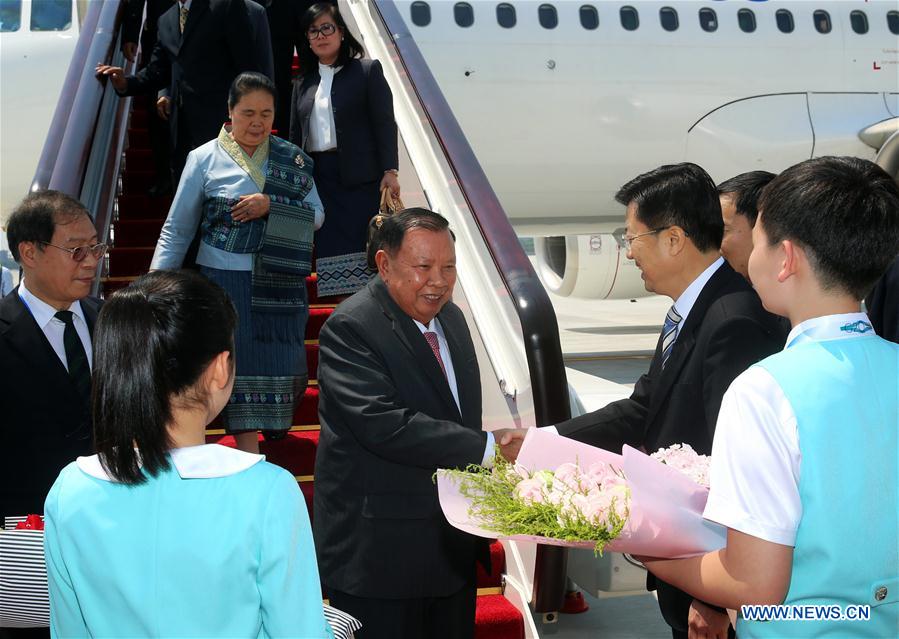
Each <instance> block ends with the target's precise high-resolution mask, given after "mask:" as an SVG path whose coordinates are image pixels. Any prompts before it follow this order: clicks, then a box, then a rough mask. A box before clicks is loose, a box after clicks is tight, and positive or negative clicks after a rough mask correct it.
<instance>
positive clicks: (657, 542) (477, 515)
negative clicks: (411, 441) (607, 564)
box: [437, 429, 725, 557]
mask: <svg viewBox="0 0 899 639" xmlns="http://www.w3.org/2000/svg"><path fill="white" fill-rule="evenodd" d="M707 476H708V457H706V456H703V455H697V454H696V453H695V451H693V449H692V448H690V447H689V446H681V445H675V446H672V447H669V448H667V449H664V450H661V451H659V452H658V453H656V454H655V455H654V456H653V457H649V456H647V455H645V454H643V453H641V452H640V451H638V450H635V449H633V448H631V447H629V446H625V449H624V451H623V453H622V454H621V455H616V454H614V453H610V452H608V451H605V450H601V449H598V448H593V447H592V446H588V445H586V444H581V443H579V442H575V441H573V440H571V439H567V438H564V437H559V436H557V435H554V434H551V433H547V432H545V431H544V432H541V431H540V430H539V429H532V431H531V432H530V433H528V436H527V438H526V439H525V441H524V444H523V445H522V448H521V452H520V454H519V456H518V461H517V462H516V463H515V464H510V463H508V462H506V461H505V460H504V459H502V457H501V456H500V455H497V456H496V458H495V465H494V467H493V468H491V469H488V468H483V467H480V466H470V467H469V468H468V469H466V470H464V471H460V470H441V471H438V473H437V486H438V492H439V495H440V505H441V508H442V509H443V512H444V515H446V518H447V520H448V521H449V522H450V524H452V525H453V526H455V527H456V528H459V529H460V530H464V531H466V532H468V533H471V534H474V535H479V536H482V537H490V538H495V537H500V538H506V539H513V540H518V541H535V542H539V543H545V544H552V545H561V546H574V547H592V548H594V550H595V551H596V552H602V551H603V550H611V551H613V552H628V553H633V554H640V555H649V556H654V557H685V556H690V555H695V554H700V553H705V552H708V551H710V550H714V549H717V548H721V547H723V546H724V543H725V530H724V528H722V527H721V526H719V525H717V524H714V523H712V522H708V521H706V520H704V519H703V518H702V511H703V509H704V507H705V502H706V499H707V498H708V487H707V486H704V485H701V484H700V483H699V482H697V481H695V480H694V479H692V478H693V477H695V478H698V479H699V480H702V479H703V478H707ZM706 483H707V481H706Z"/></svg>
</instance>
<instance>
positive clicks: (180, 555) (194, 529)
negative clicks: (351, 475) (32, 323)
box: [45, 271, 332, 639]
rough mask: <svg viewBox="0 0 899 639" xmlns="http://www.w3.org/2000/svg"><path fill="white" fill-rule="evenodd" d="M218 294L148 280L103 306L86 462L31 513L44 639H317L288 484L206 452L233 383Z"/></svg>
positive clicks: (310, 558) (65, 474)
mask: <svg viewBox="0 0 899 639" xmlns="http://www.w3.org/2000/svg"><path fill="white" fill-rule="evenodd" d="M236 320H237V315H236V313H235V310H234V306H233V305H232V304H231V302H230V300H229V299H228V296H227V295H226V293H225V291H224V290H222V289H221V288H220V287H218V286H217V285H215V284H213V283H211V282H210V281H209V280H207V279H206V278H204V277H203V276H201V275H199V274H196V273H192V272H187V271H177V272H176V271H156V272H153V273H150V274H148V275H145V276H143V277H141V278H140V279H138V280H137V281H136V282H134V283H133V284H132V285H131V286H129V287H128V288H127V289H124V290H123V291H120V292H118V293H116V294H115V295H113V296H112V297H111V298H110V299H109V300H107V302H106V304H105V305H104V307H103V310H102V312H101V313H100V316H99V318H98V320H97V326H96V331H95V333H94V380H93V381H94V390H93V411H94V434H95V439H96V445H97V451H98V454H97V455H93V456H90V457H79V458H78V460H77V461H75V462H73V463H71V464H69V465H68V466H67V467H66V468H65V469H63V471H62V472H61V473H60V475H59V478H58V479H57V480H56V483H55V484H54V485H53V488H52V489H51V490H50V494H49V495H48V497H47V501H46V504H45V518H46V532H45V553H46V559H47V577H48V584H49V589H50V629H51V634H52V635H53V636H57V637H247V638H257V637H275V636H277V637H304V638H321V639H325V638H327V637H331V636H332V635H331V630H330V628H329V627H328V625H327V623H326V622H325V619H324V615H323V612H322V600H321V586H320V584H319V577H318V568H317V566H316V562H315V549H314V547H313V542H312V534H311V530H310V526H309V516H308V514H307V512H306V505H305V502H304V500H303V497H302V494H301V493H300V490H299V488H298V487H297V484H296V480H295V479H294V477H293V476H292V475H291V474H290V473H288V472H287V471H285V470H284V469H282V468H279V467H278V466H274V465H272V464H270V463H268V462H266V461H265V460H264V457H262V456H261V455H254V454H251V453H246V452H243V451H240V450H234V449H230V448H225V447H224V446H219V445H217V444H208V445H207V444H205V429H206V425H207V424H208V423H209V422H211V421H212V419H213V418H214V417H215V416H216V415H217V414H218V413H219V411H221V409H222V407H223V406H224V405H225V404H226V403H227V402H228V398H229V397H230V395H231V388H232V386H233V384H234V327H235V323H236Z"/></svg>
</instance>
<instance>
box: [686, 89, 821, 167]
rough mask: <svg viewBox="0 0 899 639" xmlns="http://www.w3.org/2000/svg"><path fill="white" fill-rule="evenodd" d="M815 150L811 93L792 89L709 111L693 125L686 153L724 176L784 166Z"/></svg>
mask: <svg viewBox="0 0 899 639" xmlns="http://www.w3.org/2000/svg"><path fill="white" fill-rule="evenodd" d="M813 150H814V136H813V133H812V126H811V122H810V121H809V113H808V99H807V96H806V94H805V93H788V94H781V95H764V96H758V97H754V98H747V99H744V100H738V101H736V102H731V103H729V104H725V105H722V106H721V107H719V108H717V109H715V110H714V111H712V112H710V113H708V114H707V115H705V116H704V117H703V118H701V119H700V120H699V121H698V122H696V124H694V125H693V126H692V127H691V128H690V131H689V135H688V136H687V149H686V159H687V160H688V161H690V162H695V163H696V164H699V165H700V166H702V167H703V168H705V169H706V170H707V171H709V173H710V174H711V176H712V178H713V179H714V180H715V182H721V181H723V180H726V179H728V178H730V177H733V176H734V175H737V174H739V173H744V172H746V171H752V170H756V169H764V170H767V171H774V172H779V171H782V170H783V169H785V168H787V167H788V166H792V165H793V164H796V163H797V162H800V161H802V160H807V159H808V158H810V157H812V152H813Z"/></svg>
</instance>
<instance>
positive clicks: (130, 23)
mask: <svg viewBox="0 0 899 639" xmlns="http://www.w3.org/2000/svg"><path fill="white" fill-rule="evenodd" d="M175 2H177V0H125V3H124V4H125V10H124V14H123V15H122V25H121V33H122V42H140V43H141V44H144V43H145V42H150V43H155V42H156V25H157V24H158V22H159V16H161V15H162V14H163V13H165V12H166V11H168V10H169V9H170V8H171V6H172V5H173V4H174V3H175ZM144 5H146V7H147V17H146V20H145V21H144ZM141 21H144V31H145V32H147V33H148V34H149V35H150V36H151V37H150V39H149V40H147V39H145V38H143V37H141ZM144 53H145V54H146V55H147V56H149V54H150V52H149V51H145V52H144Z"/></svg>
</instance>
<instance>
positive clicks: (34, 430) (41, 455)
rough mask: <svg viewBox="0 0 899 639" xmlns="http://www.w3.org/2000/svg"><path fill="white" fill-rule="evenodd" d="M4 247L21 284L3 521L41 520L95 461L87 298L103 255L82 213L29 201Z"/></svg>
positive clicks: (0, 449) (2, 401)
mask: <svg viewBox="0 0 899 639" xmlns="http://www.w3.org/2000/svg"><path fill="white" fill-rule="evenodd" d="M6 234H7V239H8V240H9V247H10V250H11V251H12V254H13V257H14V258H15V259H16V261H17V262H18V263H19V265H20V266H21V267H22V270H23V272H24V277H23V279H22V281H21V282H20V283H19V286H18V287H16V289H15V290H14V291H13V292H12V293H10V294H9V295H7V296H6V297H4V298H3V299H2V300H0V385H2V390H0V416H2V417H0V517H6V516H12V515H28V514H32V513H37V514H40V513H43V511H44V498H45V497H46V495H47V492H48V491H49V490H50V486H51V485H52V484H53V482H54V480H55V479H56V476H57V475H58V474H59V471H60V470H62V468H63V467H65V466H66V465H67V464H68V463H69V462H71V461H74V459H75V458H76V457H78V456H79V455H89V454H91V453H92V452H93V441H92V423H91V417H90V392H91V366H92V359H91V335H92V333H93V330H94V323H95V322H96V320H97V314H98V312H99V310H100V305H101V304H102V302H101V300H99V299H97V298H94V297H90V291H91V287H92V285H93V281H94V279H95V278H96V276H97V267H98V266H99V264H100V262H101V261H102V260H103V256H104V255H105V254H106V248H107V247H106V245H105V244H102V243H100V242H98V241H97V231H96V229H95V228H94V223H93V220H92V219H91V216H90V214H89V213H88V211H87V209H85V208H84V206H83V205H82V204H81V203H80V202H78V201H77V200H75V199H74V198H71V197H69V196H68V195H65V194H63V193H60V192H58V191H41V192H38V193H32V194H31V195H29V196H28V197H26V198H25V199H24V200H23V201H22V203H21V204H20V205H19V206H18V207H17V208H16V210H15V211H13V213H12V216H11V217H10V218H9V222H8V224H7V232H6Z"/></svg>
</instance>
